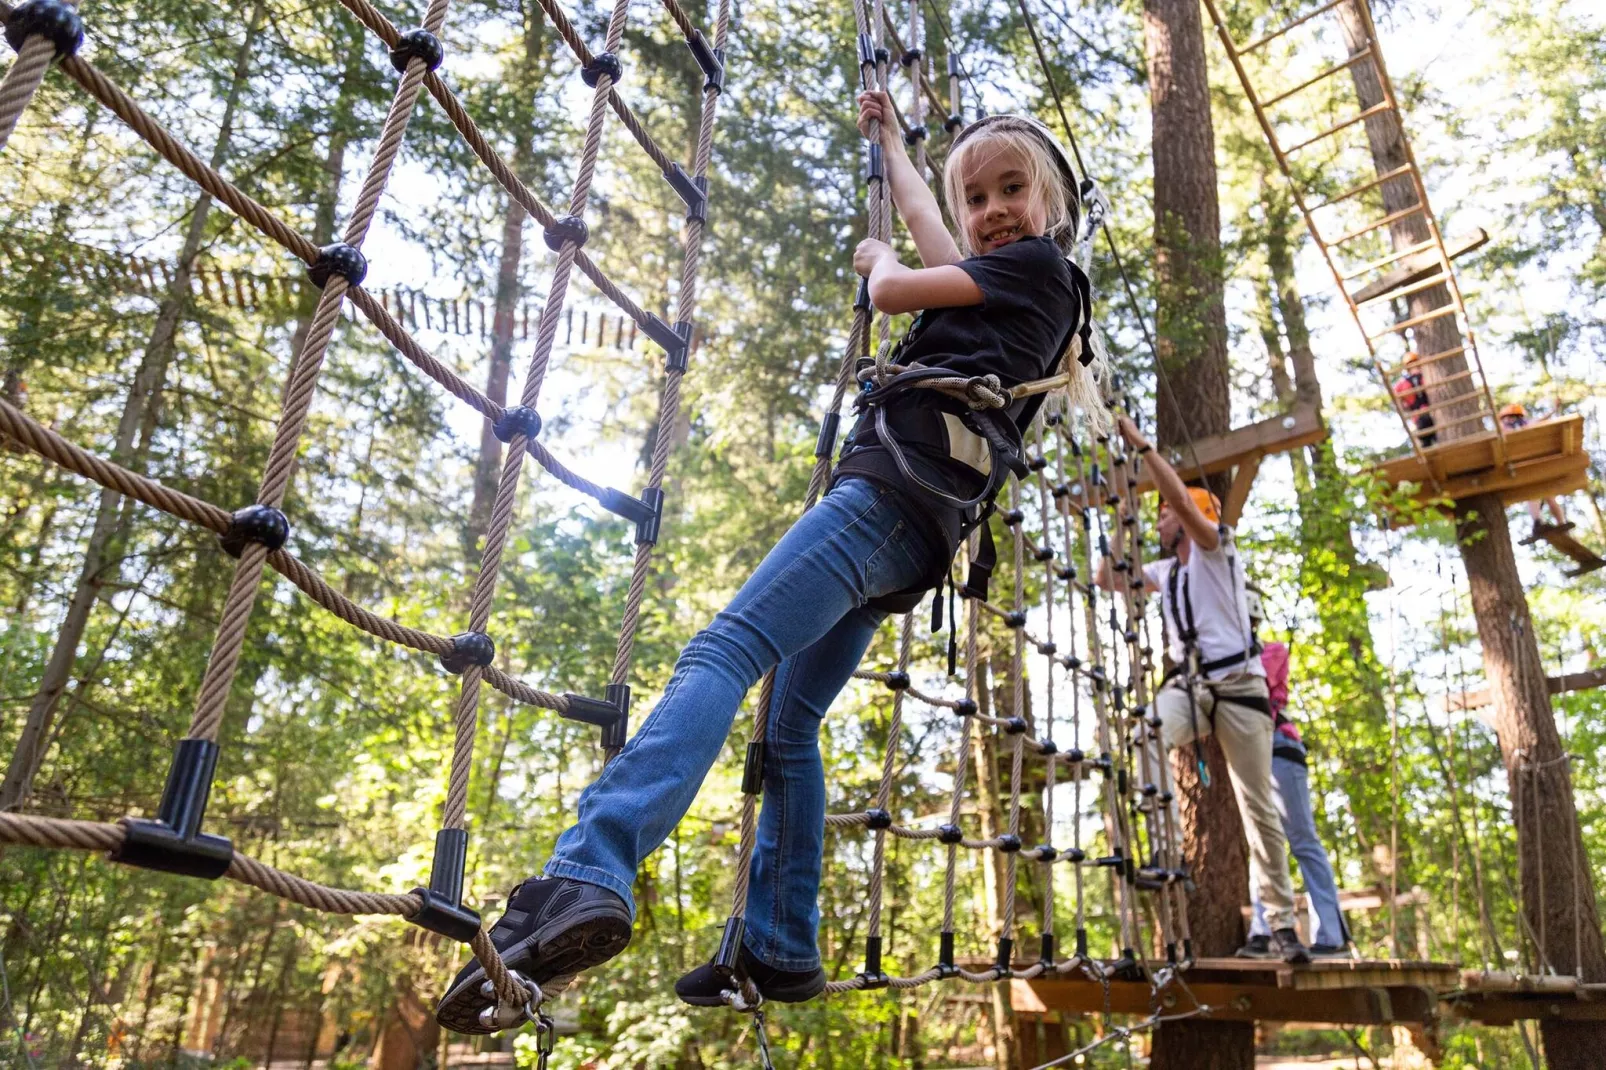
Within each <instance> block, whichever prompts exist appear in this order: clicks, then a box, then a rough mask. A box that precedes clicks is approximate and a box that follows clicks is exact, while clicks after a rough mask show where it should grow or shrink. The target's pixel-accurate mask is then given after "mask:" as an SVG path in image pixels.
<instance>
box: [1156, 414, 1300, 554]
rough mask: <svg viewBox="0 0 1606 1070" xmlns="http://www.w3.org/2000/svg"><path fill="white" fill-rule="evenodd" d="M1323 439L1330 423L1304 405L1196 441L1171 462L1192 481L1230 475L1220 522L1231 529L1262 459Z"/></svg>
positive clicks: (1176, 450) (1173, 452)
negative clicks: (1324, 421)
mask: <svg viewBox="0 0 1606 1070" xmlns="http://www.w3.org/2000/svg"><path fill="white" fill-rule="evenodd" d="M1325 438H1327V425H1326V424H1325V423H1323V422H1322V418H1321V415H1320V414H1319V413H1318V412H1317V411H1316V410H1315V409H1313V408H1311V407H1309V406H1300V407H1297V408H1294V409H1292V410H1290V411H1289V412H1286V413H1284V414H1282V415H1280V416H1273V417H1271V418H1270V419H1266V420H1261V421H1259V422H1257V423H1252V424H1246V425H1245V426H1243V427H1235V428H1233V429H1232V430H1231V431H1227V432H1224V433H1222V434H1219V435H1211V436H1209V437H1208V438H1201V439H1197V440H1195V441H1194V443H1193V445H1192V448H1189V447H1187V446H1182V447H1180V448H1173V449H1171V450H1170V451H1169V454H1168V459H1169V460H1170V462H1171V466H1172V467H1173V468H1175V469H1176V470H1177V473H1178V474H1179V475H1180V476H1182V478H1183V479H1185V480H1189V481H1193V480H1197V479H1198V478H1199V477H1200V475H1201V474H1203V475H1217V474H1219V473H1222V472H1230V473H1232V487H1231V489H1230V490H1229V491H1228V492H1227V497H1226V500H1225V501H1223V502H1222V503H1221V512H1222V520H1223V521H1224V522H1226V523H1227V524H1229V525H1231V524H1236V523H1238V518H1239V516H1241V515H1242V513H1243V508H1244V503H1245V502H1247V501H1248V500H1249V489H1250V487H1252V486H1253V485H1254V482H1255V475H1256V473H1258V472H1259V471H1260V462H1261V461H1263V460H1264V459H1265V458H1267V457H1270V456H1272V455H1273V454H1277V453H1287V452H1289V451H1290V450H1297V449H1303V448H1305V447H1306V446H1312V445H1315V444H1316V443H1318V442H1321V441H1322V440H1323V439H1325ZM1153 489H1154V484H1153V483H1152V482H1151V481H1149V480H1148V479H1147V478H1143V479H1141V480H1140V481H1139V482H1138V490H1139V491H1140V492H1147V491H1152V490H1153Z"/></svg>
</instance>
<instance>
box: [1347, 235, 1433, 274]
mask: <svg viewBox="0 0 1606 1070" xmlns="http://www.w3.org/2000/svg"><path fill="white" fill-rule="evenodd" d="M1437 244H1438V242H1436V241H1434V240H1433V239H1432V238H1429V239H1428V240H1427V241H1425V242H1419V243H1418V244H1416V245H1412V246H1408V247H1406V248H1404V249H1401V250H1399V251H1398V252H1394V253H1390V254H1389V255H1388V256H1385V257H1383V258H1382V259H1380V260H1374V261H1372V262H1371V263H1370V264H1367V265H1366V266H1365V267H1361V268H1356V269H1355V270H1354V271H1352V272H1350V273H1349V274H1348V275H1345V276H1344V279H1343V281H1344V282H1350V281H1352V280H1354V279H1358V278H1360V277H1361V276H1362V275H1365V274H1366V273H1367V272H1369V271H1376V270H1377V269H1378V268H1380V267H1388V266H1389V265H1390V264H1392V263H1394V262H1395V261H1396V260H1404V259H1405V258H1406V257H1408V256H1415V255H1416V254H1417V253H1425V252H1427V251H1428V250H1429V249H1431V248H1433V247H1434V246H1435V245H1437Z"/></svg>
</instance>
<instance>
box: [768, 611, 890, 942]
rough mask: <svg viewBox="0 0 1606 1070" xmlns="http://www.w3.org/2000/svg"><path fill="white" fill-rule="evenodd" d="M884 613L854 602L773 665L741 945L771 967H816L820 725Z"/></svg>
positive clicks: (821, 826)
mask: <svg viewBox="0 0 1606 1070" xmlns="http://www.w3.org/2000/svg"><path fill="white" fill-rule="evenodd" d="M885 617H886V615H885V614H883V613H878V612H876V611H875V610H872V609H868V608H864V609H855V610H852V611H851V612H849V613H848V614H847V616H845V617H843V618H842V619H841V620H840V621H838V622H837V625H836V627H835V628H832V629H831V630H830V631H829V632H827V633H826V635H825V637H824V638H822V639H821V640H820V641H819V642H817V643H815V644H814V645H813V646H811V647H809V648H808V649H807V650H805V651H803V652H802V653H800V654H794V655H793V656H791V657H789V658H787V659H786V660H785V661H783V662H781V667H780V668H779V669H778V670H777V671H776V674H775V703H774V705H773V707H772V708H771V710H770V720H769V728H768V730H767V732H766V735H765V748H766V749H765V756H764V808H763V810H762V811H761V812H760V815H759V822H758V842H757V845H756V849H755V850H754V852H753V866H752V876H753V883H752V891H751V893H750V894H749V897H748V901H747V932H746V943H747V947H748V950H749V951H751V952H752V953H753V954H754V955H756V956H757V957H758V959H759V960H760V961H761V962H764V963H766V964H768V965H770V966H773V967H775V968H776V969H778V970H812V969H814V968H815V967H816V966H818V965H819V964H820V950H819V946H820V945H819V931H820V894H819V892H820V865H821V859H822V858H823V856H824V852H825V766H824V764H823V763H822V762H821V761H820V721H821V719H822V718H824V716H825V712H826V710H828V709H830V707H831V703H832V701H833V700H835V698H836V696H837V693H838V692H840V691H841V690H842V688H843V687H844V686H845V685H846V684H847V682H848V680H849V679H850V678H851V677H852V675H853V670H854V669H855V668H857V667H858V664H859V660H860V659H861V658H863V657H864V652H865V650H866V648H868V647H869V645H870V641H871V640H872V639H874V638H875V633H876V628H877V627H878V626H879V625H880V623H881V622H882V620H884V619H885Z"/></svg>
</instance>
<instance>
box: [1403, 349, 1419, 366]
mask: <svg viewBox="0 0 1606 1070" xmlns="http://www.w3.org/2000/svg"><path fill="white" fill-rule="evenodd" d="M1421 359H1422V354H1420V353H1418V352H1417V351H1416V350H1414V349H1413V350H1411V351H1410V352H1409V353H1407V354H1405V363H1407V364H1415V363H1416V362H1417V361H1419V360H1421Z"/></svg>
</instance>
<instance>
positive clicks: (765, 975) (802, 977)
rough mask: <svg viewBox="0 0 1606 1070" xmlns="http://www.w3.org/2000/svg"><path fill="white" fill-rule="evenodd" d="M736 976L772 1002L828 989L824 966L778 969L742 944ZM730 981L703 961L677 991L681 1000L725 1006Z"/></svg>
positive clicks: (805, 997) (800, 1000)
mask: <svg viewBox="0 0 1606 1070" xmlns="http://www.w3.org/2000/svg"><path fill="white" fill-rule="evenodd" d="M736 977H737V979H738V980H739V981H740V980H743V979H745V980H750V981H752V982H753V985H754V986H755V987H756V988H757V989H758V992H759V995H761V996H763V997H764V998H765V999H767V1000H769V1001H770V1002H772V1003H803V1002H805V1001H806V1000H811V999H813V998H814V997H815V996H817V995H819V994H820V993H821V992H824V991H825V970H824V969H823V968H822V967H819V966H816V967H814V969H812V970H777V969H776V968H775V967H773V966H770V965H768V964H767V963H764V962H761V961H759V959H758V957H757V956H756V955H754V954H753V953H752V952H751V951H749V950H747V945H746V944H743V945H742V953H741V956H740V957H739V958H738V959H737V960H736ZM729 988H730V983H729V982H728V981H726V979H725V978H724V977H723V976H722V975H721V974H720V972H719V971H718V970H716V969H714V966H713V964H712V963H704V964H703V965H701V966H699V967H697V968H696V969H695V970H693V971H691V972H690V973H688V974H687V975H686V976H684V977H682V978H681V979H680V980H678V981H676V982H675V995H677V996H679V997H680V1001H681V1002H682V1003H689V1004H691V1005H692V1006H693V1007H723V1006H724V1005H725V992H726V991H727V990H728V989H729Z"/></svg>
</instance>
